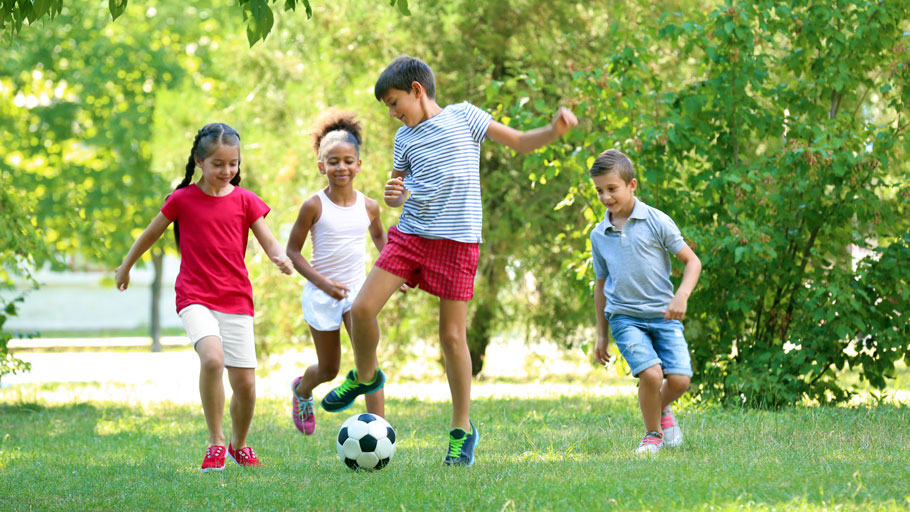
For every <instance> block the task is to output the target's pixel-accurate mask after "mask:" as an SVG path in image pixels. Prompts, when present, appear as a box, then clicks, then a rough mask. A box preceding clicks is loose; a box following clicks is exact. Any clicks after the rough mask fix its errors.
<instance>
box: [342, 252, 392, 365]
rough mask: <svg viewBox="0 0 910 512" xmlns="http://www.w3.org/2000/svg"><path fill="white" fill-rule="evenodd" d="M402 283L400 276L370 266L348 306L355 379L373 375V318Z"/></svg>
mask: <svg viewBox="0 0 910 512" xmlns="http://www.w3.org/2000/svg"><path fill="white" fill-rule="evenodd" d="M404 282H405V279H404V278H403V277H398V276H396V275H395V274H392V273H391V272H388V271H385V270H383V269H381V268H379V267H377V266H374V267H373V270H371V271H370V273H369V275H367V279H366V281H365V282H364V283H363V286H362V287H361V288H360V293H358V294H357V298H356V299H354V305H353V306H352V307H351V319H352V331H351V345H352V346H353V348H354V364H355V366H356V367H357V380H358V381H359V382H370V381H372V380H373V377H374V376H375V375H376V369H377V368H379V359H378V358H377V357H376V347H377V346H378V345H379V322H378V321H377V319H376V317H377V316H378V315H379V312H380V311H381V310H382V307H383V306H385V303H386V302H388V300H389V297H391V296H392V294H393V293H395V292H396V291H397V290H398V288H400V287H401V285H402V284H404Z"/></svg>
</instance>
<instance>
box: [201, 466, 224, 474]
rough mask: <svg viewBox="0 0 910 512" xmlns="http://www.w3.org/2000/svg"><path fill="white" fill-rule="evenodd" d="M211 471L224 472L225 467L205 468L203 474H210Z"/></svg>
mask: <svg viewBox="0 0 910 512" xmlns="http://www.w3.org/2000/svg"><path fill="white" fill-rule="evenodd" d="M210 471H224V466H221V467H220V468H205V469H203V470H202V472H203V473H208V472H210Z"/></svg>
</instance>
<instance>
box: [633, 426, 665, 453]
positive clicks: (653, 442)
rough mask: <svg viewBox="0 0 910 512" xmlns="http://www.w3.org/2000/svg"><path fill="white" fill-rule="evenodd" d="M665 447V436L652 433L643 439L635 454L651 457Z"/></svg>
mask: <svg viewBox="0 0 910 512" xmlns="http://www.w3.org/2000/svg"><path fill="white" fill-rule="evenodd" d="M663 445H664V436H662V435H661V434H660V432H654V431H651V432H648V433H647V434H645V437H643V438H641V444H639V445H638V448H636V449H635V453H639V454H647V455H650V454H653V453H657V452H659V451H660V449H661V448H662V447H663Z"/></svg>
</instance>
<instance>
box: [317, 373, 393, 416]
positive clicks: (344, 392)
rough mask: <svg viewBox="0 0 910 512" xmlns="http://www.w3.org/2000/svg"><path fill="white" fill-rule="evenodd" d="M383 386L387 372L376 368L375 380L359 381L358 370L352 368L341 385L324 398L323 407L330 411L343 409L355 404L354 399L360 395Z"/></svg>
mask: <svg viewBox="0 0 910 512" xmlns="http://www.w3.org/2000/svg"><path fill="white" fill-rule="evenodd" d="M383 386H385V374H384V373H382V370H380V369H379V368H377V369H376V375H375V376H373V381H372V382H368V383H362V382H357V370H351V371H349V372H348V376H347V377H346V378H345V379H344V382H342V383H341V385H340V386H338V387H337V388H335V389H333V390H332V391H330V392H329V394H327V395H326V396H324V397H323V398H322V408H323V409H325V410H326V411H328V412H338V411H343V410H345V409H347V408H348V407H350V406H352V405H354V400H355V399H356V398H357V397H358V396H360V395H369V394H371V393H375V392H377V391H379V390H380V389H382V387H383Z"/></svg>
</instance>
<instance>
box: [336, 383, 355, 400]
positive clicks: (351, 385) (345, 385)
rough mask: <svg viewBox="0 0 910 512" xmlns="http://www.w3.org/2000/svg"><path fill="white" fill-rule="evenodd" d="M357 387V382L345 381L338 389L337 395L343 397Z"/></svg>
mask: <svg viewBox="0 0 910 512" xmlns="http://www.w3.org/2000/svg"><path fill="white" fill-rule="evenodd" d="M356 385H357V383H356V382H355V381H353V380H349V379H344V382H342V383H341V385H340V386H338V389H337V390H335V394H337V395H339V396H342V395H344V394H345V393H347V392H348V391H350V390H351V389H353V388H354V386H356Z"/></svg>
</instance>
